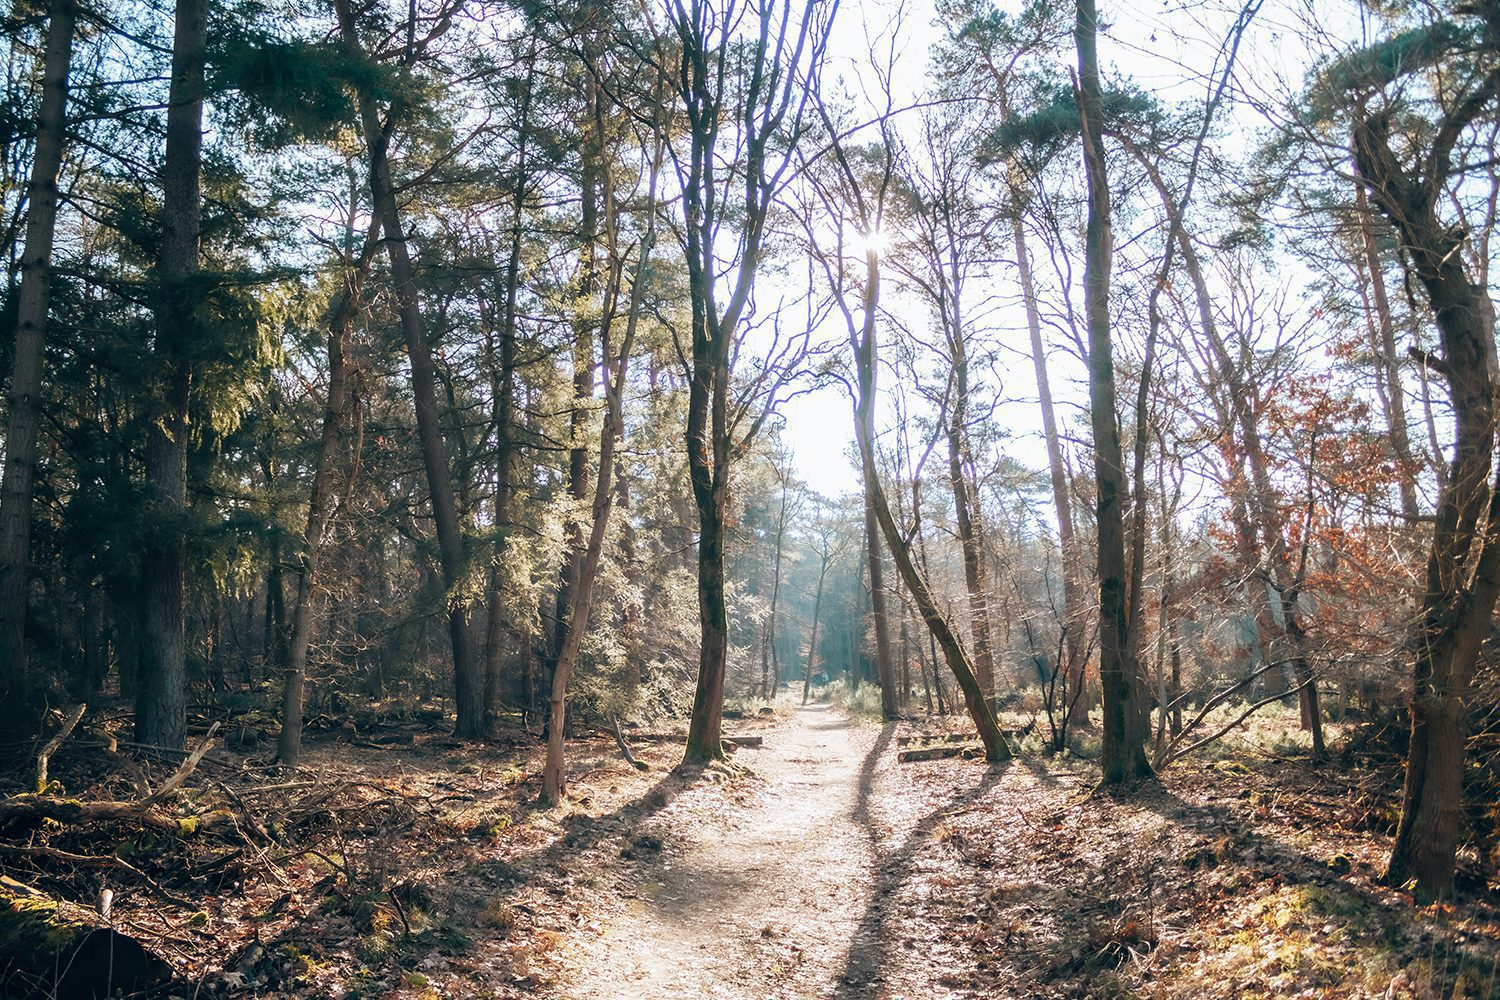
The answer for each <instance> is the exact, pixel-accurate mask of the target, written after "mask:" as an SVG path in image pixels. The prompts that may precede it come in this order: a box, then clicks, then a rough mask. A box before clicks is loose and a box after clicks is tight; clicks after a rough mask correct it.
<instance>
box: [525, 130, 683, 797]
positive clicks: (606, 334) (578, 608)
mask: <svg viewBox="0 0 1500 1000" xmlns="http://www.w3.org/2000/svg"><path fill="white" fill-rule="evenodd" d="M595 124H596V126H597V127H598V134H599V141H600V144H601V146H602V144H603V141H604V140H603V134H604V125H603V116H602V112H601V111H600V110H599V109H598V108H597V107H596V108H595ZM663 154H664V148H663V147H662V146H661V145H660V144H658V146H657V149H656V153H655V157H654V159H653V161H652V166H651V180H650V185H649V187H648V190H647V195H646V205H645V207H644V208H643V209H642V215H643V216H644V218H645V219H646V229H645V232H644V233H643V234H642V236H641V243H640V248H639V253H638V256H637V258H636V266H635V272H634V274H633V276H632V278H631V284H630V299H629V305H628V307H627V308H628V312H627V314H626V320H625V333H624V336H623V338H622V342H621V344H620V349H619V352H618V354H616V355H614V356H612V352H611V347H610V340H611V338H610V329H611V326H612V324H613V319H614V314H615V309H616V303H617V302H618V300H619V287H620V275H621V269H622V267H623V259H622V257H621V253H620V249H619V247H618V245H617V242H616V240H617V235H618V232H619V228H618V226H619V223H618V218H617V216H616V210H615V193H614V187H613V184H612V181H611V177H610V174H609V171H608V170H607V169H605V170H603V171H601V181H602V183H601V191H602V195H603V200H604V211H605V223H604V225H605V236H606V239H607V241H608V243H607V249H608V258H609V267H610V278H609V282H608V286H609V287H608V288H606V289H605V303H604V308H603V317H602V319H601V320H600V321H599V344H600V349H601V351H602V353H603V363H604V371H605V379H604V395H605V400H604V404H605V411H604V421H603V427H602V428H601V429H600V431H599V467H598V470H597V472H596V475H595V480H594V496H593V502H592V504H591V505H590V516H591V521H590V522H589V534H588V540H587V543H586V544H585V547H584V550H583V552H582V558H581V559H580V560H579V564H578V577H577V581H576V589H575V592H574V600H573V605H572V607H570V608H569V609H568V616H567V618H566V619H565V622H564V628H563V634H562V643H561V645H560V646H559V648H558V656H557V661H556V663H555V664H554V666H553V672H552V696H551V699H550V702H549V712H548V725H547V760H546V763H545V764H544V765H543V767H542V801H543V802H544V803H547V804H550V805H556V804H558V803H560V802H562V800H563V798H564V797H565V796H566V795H567V792H568V784H567V770H566V766H565V761H564V757H563V753H564V747H563V737H564V723H565V720H566V717H567V698H568V684H569V682H570V681H571V680H572V676H573V670H574V667H575V666H576V665H577V663H578V654H579V651H580V650H581V649H582V648H583V637H584V634H585V633H586V632H587V631H588V623H589V612H590V609H591V608H592V606H593V599H594V587H595V584H596V583H597V581H598V578H599V561H600V559H601V558H602V557H603V554H604V539H605V535H606V533H607V529H608V527H609V519H610V512H611V503H612V501H613V500H614V496H615V487H614V480H613V476H614V474H615V450H616V446H617V444H618V442H619V440H620V438H621V436H622V435H623V434H624V431H625V377H626V374H627V372H628V370H629V366H630V354H631V351H632V350H634V347H635V336H636V330H637V328H638V326H639V323H640V315H641V306H642V302H643V300H644V293H645V287H646V280H647V278H646V276H647V269H648V268H649V266H650V258H651V248H652V244H653V243H654V242H655V238H656V182H657V175H658V172H659V171H660V169H661V162H662V156H663Z"/></svg>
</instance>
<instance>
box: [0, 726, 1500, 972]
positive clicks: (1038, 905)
mask: <svg viewBox="0 0 1500 1000" xmlns="http://www.w3.org/2000/svg"><path fill="white" fill-rule="evenodd" d="M439 725H441V722H440V721H439V720H432V721H429V722H428V723H423V722H421V721H413V720H408V721H395V722H387V723H384V724H382V725H381V726H378V727H377V726H374V725H370V726H366V727H365V729H364V731H362V732H360V733H359V734H358V735H357V736H356V735H352V734H348V733H344V734H340V735H334V734H325V735H324V736H321V737H317V738H315V739H314V740H313V741H312V743H311V745H310V751H309V754H308V758H309V764H308V766H307V767H306V768H304V769H303V770H302V771H301V772H300V773H298V774H296V775H286V774H279V775H278V774H274V773H273V772H271V771H269V770H266V769H265V768H264V766H263V765H262V764H261V763H260V762H259V761H260V758H263V757H264V756H265V753H264V747H263V745H262V746H260V747H256V746H254V745H253V744H255V743H256V742H257V741H256V740H254V739H249V740H247V739H246V738H245V737H244V733H243V730H242V731H241V735H240V738H239V740H238V743H239V744H240V746H241V751H240V752H227V751H223V752H216V753H215V754H214V755H211V756H210V757H209V758H208V759H207V760H206V761H205V762H204V765H203V767H202V768H201V769H200V772H199V774H198V775H196V776H195V780H194V781H193V782H190V785H191V786H192V789H193V790H192V791H191V792H189V793H188V794H187V795H186V796H184V799H185V801H183V802H180V803H179V804H178V809H179V811H183V810H186V811H189V812H196V813H198V814H199V815H202V816H209V815H223V816H227V817H230V818H231V821H230V822H226V823H222V824H219V825H215V826H211V827H209V826H206V827H205V829H203V830H187V829H184V830H183V831H181V833H182V834H183V835H181V836H171V835H167V834H163V833H161V832H160V831H143V830H140V829H132V828H131V827H130V826H129V825H128V824H93V825H90V826H88V827H86V828H83V827H70V826H67V825H63V826H53V825H47V826H43V827H41V828H34V829H31V830H29V831H26V832H24V833H23V832H22V831H21V830H19V829H12V830H10V831H8V832H7V833H6V835H5V836H4V837H3V838H0V849H3V851H4V857H3V858H0V861H3V864H4V871H5V874H6V876H7V877H9V878H11V879H13V881H12V882H8V883H6V885H7V886H10V888H11V889H12V890H14V889H15V887H17V886H19V887H20V889H19V890H16V891H22V890H24V891H28V892H36V893H40V894H42V896H41V897H38V898H45V899H47V900H49V901H52V902H56V903H57V904H58V906H59V912H64V913H67V914H68V915H70V916H71V917H72V918H73V919H77V920H80V921H92V922H93V923H94V924H97V923H99V922H100V918H99V917H98V915H97V907H95V906H94V900H95V899H96V898H97V894H98V891H99V888H100V886H101V884H104V883H107V884H109V885H110V886H112V887H113V890H114V894H115V896H114V899H115V902H114V906H113V909H112V912H111V915H110V918H109V921H110V924H111V926H112V927H113V928H114V929H115V930H116V931H118V932H120V933H121V934H124V935H128V936H129V937H130V938H132V939H133V940H135V941H138V942H140V943H141V944H143V945H144V946H146V948H148V949H149V950H150V951H151V952H152V953H153V954H155V955H158V956H161V957H162V958H163V959H165V960H166V961H167V962H168V963H169V964H170V965H171V967H172V970H173V972H174V973H175V977H176V982H177V983H178V984H180V985H178V986H176V987H169V988H168V989H166V990H165V991H162V992H158V993H156V994H153V995H157V996H182V997H189V996H193V997H200V996H201V997H210V996H223V997H250V996H262V997H273V996H274V997H393V998H395V997H410V998H430V997H522V996H534V997H544V998H552V1000H596V998H598V1000H602V998H641V1000H655V998H669V997H670V998H677V997H681V998H743V1000H772V998H787V1000H791V998H833V997H840V998H845V997H847V998H879V1000H899V998H910V1000H916V998H919V997H920V998H928V997H932V998H979V997H986V998H992V997H1083V996H1142V997H1159V996H1160V997H1226V998H1228V997H1235V998H1238V997H1250V996H1263V997H1284V996H1305V997H1452V996H1464V997H1485V996H1495V995H1497V988H1500V974H1497V970H1500V887H1497V886H1495V885H1493V884H1492V885H1484V884H1482V883H1480V882H1477V881H1475V880H1473V879H1469V880H1467V881H1466V882H1465V883H1464V885H1463V887H1462V889H1461V895H1460V897H1459V899H1458V900H1457V901H1456V902H1454V903H1449V904H1444V905H1439V906H1432V907H1416V906H1414V905H1413V903H1412V901H1411V899H1410V897H1408V896H1406V895H1405V894H1403V893H1400V892H1397V891H1394V890H1390V889H1386V888H1383V887H1381V886H1379V885H1378V883H1377V882H1376V880H1375V877H1376V875H1377V873H1378V870H1379V865H1380V862H1381V860H1382V857H1383V854H1384V853H1385V851H1387V850H1388V848H1389V835H1388V830H1387V829H1386V827H1387V826H1388V822H1389V816H1388V810H1389V805H1388V803H1382V802H1381V801H1380V800H1379V799H1378V798H1374V797H1371V796H1370V795H1369V794H1368V793H1367V791H1365V790H1364V789H1365V783H1364V782H1362V779H1360V777H1359V776H1358V775H1352V774H1350V773H1349V772H1342V771H1339V770H1338V769H1337V768H1320V769H1312V768H1309V767H1307V766H1306V764H1305V762H1303V761H1299V760H1297V759H1296V758H1295V756H1288V755H1285V754H1277V753H1273V752H1269V751H1267V752H1250V751H1245V750H1244V749H1243V748H1242V749H1241V751H1239V752H1236V753H1234V754H1226V755H1225V756H1224V758H1223V759H1221V760H1218V761H1210V762H1199V763H1197V764H1183V765H1179V766H1178V767H1177V768H1174V769H1172V770H1171V771H1169V772H1168V773H1167V774H1166V775H1165V776H1164V778H1163V780H1162V781H1161V782H1160V783H1159V784H1158V783H1152V784H1148V785H1146V786H1143V787H1141V788H1139V789H1137V790H1135V791H1134V794H1131V795H1128V796H1119V797H1116V796H1110V795H1100V794H1094V793H1093V792H1092V788H1093V785H1094V782H1095V780H1096V772H1095V771H1094V770H1093V768H1092V766H1091V765H1089V764H1088V763H1087V762H1085V761H1081V760H1078V759H1074V758H1066V757H1051V758H1047V757H1041V756H1025V757H1022V758H1019V759H1017V760H1016V761H1015V762H1013V763H1010V764H1008V765H1004V766H999V767H990V766H987V765H986V764H985V763H984V762H983V761H982V760H976V759H945V760H934V761H927V762H914V763H899V762H898V760H897V752H898V749H899V745H900V743H901V742H902V740H903V739H904V738H907V737H912V736H920V735H921V734H932V733H935V732H938V731H939V729H940V727H941V726H943V725H946V726H957V725H959V722H958V721H957V720H948V721H946V722H944V723H938V722H935V721H932V720H923V721H913V722H909V723H900V724H892V725H884V726H882V725H880V724H878V723H873V722H869V721H864V720H861V719H858V718H854V717H851V716H850V715H848V714H846V713H845V712H843V711H842V710H840V709H838V708H834V707H830V706H827V705H813V706H809V707H807V708H805V709H804V708H798V707H794V706H790V705H788V706H786V707H783V708H781V709H779V710H778V712H777V713H776V714H775V715H773V716H768V717H762V718H751V719H746V720H742V721H734V722H731V723H730V727H731V731H732V732H737V733H756V734H759V735H761V736H762V737H763V739H764V745H763V747H761V748H757V749H742V750H740V751H739V752H738V753H737V754H735V755H734V757H733V758H732V764H731V765H729V766H727V767H714V768H710V769H708V770H706V771H701V772H693V773H687V774H683V773H676V772H671V771H670V768H671V767H672V766H673V765H674V764H675V763H676V759H677V757H678V755H679V753H680V749H679V744H678V743H676V742H675V741H673V740H672V739H669V738H666V737H667V736H668V734H659V735H660V736H661V737H662V738H652V737H651V736H649V735H648V734H642V733H637V734H636V736H635V737H634V739H633V744H634V747H635V749H636V752H637V755H638V756H639V757H641V758H642V760H643V761H644V762H646V763H647V764H648V765H649V770H646V771H637V770H635V769H632V768H630V767H628V766H627V765H626V764H625V763H624V762H623V761H622V760H621V759H620V757H619V755H618V754H617V753H616V751H615V747H614V745H613V740H612V739H610V738H609V737H607V736H602V735H599V736H590V737H586V738H581V739H579V740H576V741H574V742H573V743H572V744H571V745H570V752H571V761H572V764H573V767H572V772H571V791H572V796H571V799H570V802H569V804H568V806H567V807H566V808H564V809H562V810H552V811H542V810H539V809H537V808H535V806H534V805H533V804H532V802H533V800H534V799H535V795H536V791H537V788H536V781H537V777H536V775H537V771H538V769H539V766H540V748H539V747H538V746H537V745H536V743H535V741H534V739H532V738H530V737H527V736H526V735H525V734H524V733H517V734H513V736H514V738H513V739H511V740H510V741H509V742H507V741H503V740H502V741H498V742H496V743H493V744H490V745H486V746H482V747H467V746H463V745H461V744H457V743H456V742H454V741H452V740H451V739H449V738H448V737H446V736H444V735H442V734H441V733H440V732H438V731H436V727H437V726H439ZM230 742H231V745H234V744H235V743H236V740H235V738H234V736H233V734H231V740H230ZM247 743H249V744H252V745H251V746H249V747H246V744H247ZM72 744H73V745H72V746H71V753H69V752H66V751H67V750H68V748H65V750H64V751H60V752H59V754H58V755H57V760H56V761H55V762H54V765H53V774H54V775H56V776H60V777H61V779H62V781H63V782H64V784H65V785H66V786H67V787H68V788H69V789H76V792H75V794H81V795H82V796H83V797H84V798H85V799H97V798H103V797H107V796H109V797H116V798H126V797H128V796H127V795H125V794H124V793H123V792H122V791H121V789H120V788H119V786H120V785H121V784H122V783H125V784H130V783H134V784H135V785H136V786H137V787H139V786H141V785H143V784H146V783H148V782H149V779H150V778H151V776H150V775H140V774H134V775H131V774H129V773H126V774H125V776H123V777H122V776H121V774H122V771H121V768H120V767H119V766H118V762H117V761H113V759H112V757H111V755H110V754H109V752H108V751H107V750H100V749H94V748H90V746H89V744H88V739H87V738H85V737H82V736H80V737H75V738H74V740H73V741H72ZM124 759H126V758H121V760H124ZM128 770H129V769H126V772H128ZM211 809H218V810H222V811H221V812H218V813H212V812H210V811H209V810H211ZM80 858H93V859H95V861H93V862H85V861H79V860H77V859H80ZM108 858H118V859H120V860H122V861H125V862H126V863H127V864H128V866H129V868H128V869H120V870H118V871H116V870H113V868H112V867H111V865H110V864H109V863H107V862H103V863H101V862H100V861H99V859H108ZM137 876H139V877H137ZM143 879H149V880H150V881H149V882H144V881H142V880H143ZM4 889H5V886H0V890H4ZM6 891H9V890H6ZM5 932H6V926H5V925H4V924H3V923H0V944H3V942H4V938H5ZM0 965H3V960H0ZM3 972H4V970H3V969H0V996H9V995H17V996H20V995H37V996H46V995H47V992H46V990H45V988H44V984H43V983H42V980H41V979H36V980H31V981H30V982H31V984H32V990H31V992H30V993H29V994H28V993H27V992H24V991H23V992H20V993H17V992H15V991H16V990H17V989H20V988H21V986H20V985H18V984H22V983H24V982H26V980H24V979H22V978H20V977H19V976H16V975H13V976H12V977H11V978H10V979H9V980H8V981H6V980H4V978H3ZM7 990H10V991H11V992H9V993H7Z"/></svg>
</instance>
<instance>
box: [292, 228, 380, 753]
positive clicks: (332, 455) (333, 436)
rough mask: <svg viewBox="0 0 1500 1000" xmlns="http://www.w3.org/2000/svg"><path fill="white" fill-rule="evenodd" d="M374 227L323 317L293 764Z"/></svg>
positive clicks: (295, 624)
mask: <svg viewBox="0 0 1500 1000" xmlns="http://www.w3.org/2000/svg"><path fill="white" fill-rule="evenodd" d="M378 235H379V233H378V230H375V229H374V228H373V227H372V231H371V232H370V233H369V234H368V235H367V236H366V237H365V243H364V246H363V248H362V249H361V252H360V257H359V260H358V262H357V263H356V264H355V266H354V268H353V269H352V270H351V272H350V274H349V275H348V277H347V279H346V282H345V287H344V292H343V295H342V296H341V297H340V299H339V302H338V303H337V304H336V305H335V307H334V310H333V313H332V315H331V317H330V318H329V323H328V395H327V398H326V399H325V400H324V405H323V433H322V436H321V437H320V438H319V440H318V462H317V465H316V466H314V468H313V481H312V489H311V491H310V492H309V494H308V498H307V522H306V524H305V526H304V528H303V531H302V551H301V552H299V553H298V556H297V603H296V605H295V606H294V607H293V609H292V629H291V632H292V634H291V640H290V642H289V643H288V646H287V657H286V686H285V688H284V690H283V692H282V703H281V735H280V737H279V738H278V739H277V741H276V759H277V760H279V761H281V763H283V764H285V765H287V766H288V767H296V766H297V763H298V761H299V760H300V759H301V756H302V707H303V706H302V703H303V690H304V686H305V681H306V677H307V648H308V646H309V645H310V644H311V642H312V623H313V611H314V604H315V601H316V596H315V595H316V594H317V587H318V585H319V584H320V583H321V582H322V581H321V579H320V578H319V570H320V568H321V566H322V562H323V550H324V541H325V537H326V535H327V534H328V529H329V527H330V526H331V523H332V515H333V509H332V508H333V505H332V502H331V501H332V492H333V479H334V461H335V459H336V458H337V453H338V444H339V431H340V428H341V427H342V426H343V423H344V415H345V412H346V411H347V409H348V404H349V381H350V379H349V376H350V369H351V368H352V367H353V366H352V365H351V364H350V361H349V358H348V356H347V353H346V351H347V348H348V340H349V331H350V329H351V328H352V327H353V325H354V319H355V317H356V316H357V315H358V314H359V311H360V308H361V298H362V295H363V286H364V280H365V276H366V275H367V274H368V273H369V268H370V262H371V259H372V258H373V257H374V254H375V247H376V243H377V238H378Z"/></svg>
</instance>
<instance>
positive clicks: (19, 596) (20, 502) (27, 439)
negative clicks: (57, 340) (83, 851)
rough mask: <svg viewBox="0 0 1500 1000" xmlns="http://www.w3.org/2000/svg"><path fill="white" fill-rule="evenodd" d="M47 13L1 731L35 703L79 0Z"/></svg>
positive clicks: (52, 5)
mask: <svg viewBox="0 0 1500 1000" xmlns="http://www.w3.org/2000/svg"><path fill="white" fill-rule="evenodd" d="M47 16H48V19H47V44H46V48H45V50H44V52H43V54H42V100H41V105H40V107H39V108H38V109H37V119H36V150H35V153H34V154H33V158H32V163H31V176H30V177H29V178H28V180H27V183H26V203H27V218H26V247H25V250H24V251H23V252H22V254H21V288H20V291H19V293H18V295H17V297H16V298H17V302H16V348H15V356H14V357H13V358H12V360H11V374H10V393H9V397H8V405H9V410H8V413H7V415H6V425H5V472H4V476H3V481H0V734H7V733H20V732H22V731H24V730H25V729H26V728H27V727H28V719H27V716H28V714H29V711H30V703H31V697H30V685H29V683H28V678H27V673H26V605H27V599H28V597H29V596H30V594H31V497H32V489H33V485H34V482H35V477H36V452H37V435H38V433H39V428H40V420H41V394H42V360H43V346H44V344H45V341H46V336H47V314H48V312H49V311H50V308H51V303H52V242H53V234H54V233H55V232H56V228H57V201H58V190H57V178H58V173H59V172H60V171H61V169H62V152H63V144H64V143H65V142H66V140H67V124H68V123H67V110H68V68H69V64H70V62H71V60H72V55H73V26H74V20H75V16H76V8H75V5H74V3H73V0H51V2H49V3H48V4H47Z"/></svg>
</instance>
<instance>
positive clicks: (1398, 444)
mask: <svg viewBox="0 0 1500 1000" xmlns="http://www.w3.org/2000/svg"><path fill="white" fill-rule="evenodd" d="M1354 214H1355V216H1356V217H1357V218H1358V221H1359V236H1360V249H1361V250H1362V251H1363V252H1364V264H1365V273H1366V275H1368V277H1369V289H1370V305H1371V306H1373V307H1374V313H1375V316H1374V320H1375V322H1374V324H1373V327H1372V329H1371V340H1372V343H1371V345H1370V347H1371V349H1372V350H1373V352H1374V354H1375V390H1376V395H1378V396H1379V397H1380V403H1381V407H1382V409H1383V410H1384V411H1385V423H1386V428H1387V430H1388V431H1389V432H1390V438H1391V457H1392V458H1394V459H1395V460H1396V482H1397V484H1398V485H1399V487H1400V490H1401V513H1402V515H1403V516H1404V517H1405V518H1406V523H1407V524H1408V525H1412V524H1415V523H1416V520H1417V517H1418V516H1419V515H1420V513H1421V512H1420V511H1419V509H1418V507H1417V476H1416V463H1414V462H1413V461H1412V454H1411V438H1410V436H1409V435H1408V433H1407V429H1406V392H1405V390H1404V389H1403V388H1402V386H1401V369H1400V367H1399V366H1398V365H1397V363H1396V323H1395V320H1394V318H1393V317H1392V315H1391V301H1390V297H1389V296H1388V295H1387V294H1386V288H1385V268H1384V267H1383V266H1382V264H1381V261H1380V246H1379V244H1378V243H1377V242H1376V239H1375V220H1374V217H1373V215H1374V213H1373V212H1372V210H1371V208H1370V202H1369V198H1368V197H1367V196H1366V194H1365V185H1364V183H1363V182H1362V181H1361V180H1360V179H1359V178H1355V182H1354Z"/></svg>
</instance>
